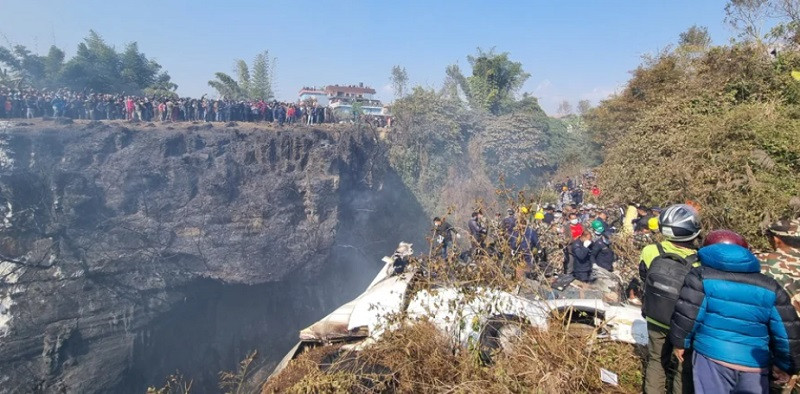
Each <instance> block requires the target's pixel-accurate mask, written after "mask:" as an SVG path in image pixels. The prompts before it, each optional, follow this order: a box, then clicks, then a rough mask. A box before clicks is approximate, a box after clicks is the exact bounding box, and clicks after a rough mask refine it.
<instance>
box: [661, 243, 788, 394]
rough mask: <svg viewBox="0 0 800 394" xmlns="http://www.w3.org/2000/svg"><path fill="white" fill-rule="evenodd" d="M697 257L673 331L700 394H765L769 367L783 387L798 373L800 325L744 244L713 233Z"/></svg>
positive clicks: (782, 294) (783, 294)
mask: <svg viewBox="0 0 800 394" xmlns="http://www.w3.org/2000/svg"><path fill="white" fill-rule="evenodd" d="M698 256H699V257H700V261H701V262H702V266H700V267H697V268H693V269H692V270H691V271H690V272H689V274H688V275H687V276H686V280H685V282H684V285H683V287H682V289H681V291H680V298H679V299H678V302H677V304H676V307H675V312H674V314H673V315H672V322H671V328H670V331H669V339H670V342H671V343H672V345H673V346H674V347H675V350H674V354H675V356H676V357H677V358H678V360H681V361H682V360H683V359H684V358H685V357H688V356H685V353H684V351H685V349H687V348H689V347H691V348H692V350H693V356H692V357H693V359H692V363H691V364H692V372H693V374H692V375H693V380H694V390H695V392H697V393H701V394H702V393H709V394H716V393H768V392H769V381H768V376H769V373H770V370H769V369H770V367H773V374H774V375H775V376H776V377H777V378H778V380H779V381H787V380H788V379H789V375H788V374H787V372H788V373H792V374H794V373H797V372H800V317H798V316H797V314H796V313H795V311H794V308H793V307H792V305H791V303H790V300H789V295H788V294H787V293H786V291H785V290H784V289H783V288H782V287H781V285H780V284H779V283H778V282H777V281H776V280H775V279H773V278H770V277H768V276H766V275H764V274H762V273H761V272H760V264H759V261H758V259H757V258H756V257H755V256H754V255H753V254H752V253H751V252H750V250H748V245H747V242H746V241H745V240H744V238H742V236H740V235H739V234H736V233H735V232H733V231H729V230H716V231H712V232H711V233H709V234H708V237H706V241H705V243H704V244H703V247H702V248H701V249H700V250H699V251H698Z"/></svg>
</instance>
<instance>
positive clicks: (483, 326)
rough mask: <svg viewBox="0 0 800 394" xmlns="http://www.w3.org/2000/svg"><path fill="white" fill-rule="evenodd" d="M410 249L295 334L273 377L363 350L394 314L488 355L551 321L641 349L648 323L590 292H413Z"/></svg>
mask: <svg viewBox="0 0 800 394" xmlns="http://www.w3.org/2000/svg"><path fill="white" fill-rule="evenodd" d="M411 246H412V245H411V244H408V243H401V244H400V246H399V247H398V249H397V250H396V251H395V253H394V254H393V255H392V256H391V257H388V256H387V257H384V258H383V262H384V263H385V265H384V267H383V268H382V269H381V270H380V272H378V274H377V275H376V276H375V279H374V280H373V281H372V283H370V285H369V286H368V287H367V289H366V290H365V291H364V292H363V293H362V294H361V295H359V296H358V297H356V298H355V299H354V300H352V301H350V302H348V303H346V304H344V305H342V306H340V307H339V308H337V309H336V310H335V311H333V312H332V313H331V314H329V315H327V316H325V317H324V318H322V319H321V320H319V321H317V322H316V323H314V324H312V325H311V326H309V327H307V328H305V329H303V330H302V331H300V341H299V342H298V343H297V344H296V345H295V346H294V347H293V348H292V349H291V350H290V351H289V353H288V354H286V356H285V357H284V358H283V360H282V361H281V362H280V363H279V364H278V366H277V367H276V368H275V371H274V372H273V373H272V376H275V375H277V374H278V373H279V372H280V371H281V370H283V369H284V368H285V367H286V366H287V365H288V364H289V362H290V361H291V360H293V359H295V358H297V357H298V356H299V355H300V354H302V353H303V352H304V351H306V350H308V349H310V348H314V347H317V346H325V345H334V344H341V345H343V346H342V347H343V348H344V349H347V350H354V351H358V350H360V349H363V348H364V347H366V346H369V345H370V344H371V343H374V341H376V340H378V339H379V338H380V337H381V335H382V334H383V333H384V332H386V331H387V330H391V329H392V328H393V327H395V326H396V324H397V323H392V322H391V319H389V318H388V317H397V316H402V318H403V319H406V320H409V321H415V320H417V319H421V318H425V319H427V320H429V321H431V322H433V323H434V325H435V326H436V327H437V328H438V329H439V330H441V331H442V332H443V333H446V334H447V335H448V336H450V337H451V338H452V339H453V340H454V343H460V344H461V345H463V346H467V345H468V344H470V343H478V344H480V346H481V349H489V350H491V351H497V350H500V351H502V350H503V346H504V344H508V343H509V340H510V339H513V336H515V335H519V333H520V332H521V331H520V328H521V327H522V326H523V325H531V326H534V327H538V328H540V329H547V326H548V324H549V323H550V322H551V321H554V317H557V316H562V317H563V316H569V319H571V320H572V321H573V322H576V323H580V324H583V325H588V326H592V327H593V328H596V329H597V330H598V337H600V338H603V339H606V340H611V341H618V342H625V343H630V344H634V345H640V346H646V345H647V323H646V322H645V320H644V318H643V317H642V315H641V309H640V307H638V306H633V305H626V304H624V303H609V302H606V301H604V300H603V297H602V296H601V295H599V292H596V291H588V292H580V294H576V293H575V292H558V291H556V290H553V293H551V294H550V295H548V296H547V297H544V298H543V297H541V295H539V296H535V295H531V294H513V293H511V292H508V291H502V290H497V289H492V288H488V287H478V288H473V289H472V290H471V294H473V295H474V296H472V297H469V299H470V301H468V302H464V297H463V293H462V291H461V289H459V288H456V287H453V286H448V285H446V284H442V285H441V286H435V287H433V288H430V289H417V288H415V287H414V286H413V283H414V281H415V280H416V279H417V278H418V277H419V276H420V275H424V274H423V273H422V271H423V270H422V269H421V268H420V267H415V266H413V265H410V264H408V259H409V257H411V256H412V255H413V251H412V248H411ZM605 273H606V274H608V272H607V271H605ZM610 275H612V276H613V274H610ZM580 295H584V296H586V295H589V297H586V298H583V297H580ZM576 296H578V297H576ZM594 296H596V297H594ZM565 297H572V298H565ZM560 321H563V320H560ZM483 354H484V353H483V350H482V357H483ZM487 356H488V353H487Z"/></svg>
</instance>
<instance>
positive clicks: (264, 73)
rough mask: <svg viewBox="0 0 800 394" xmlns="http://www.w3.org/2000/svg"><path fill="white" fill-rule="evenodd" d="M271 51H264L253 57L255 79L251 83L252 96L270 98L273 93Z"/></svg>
mask: <svg viewBox="0 0 800 394" xmlns="http://www.w3.org/2000/svg"><path fill="white" fill-rule="evenodd" d="M270 68H271V67H270V59H269V52H267V51H264V52H262V53H259V54H258V55H256V58H255V59H253V79H252V81H251V84H250V97H252V98H254V99H264V100H269V99H271V98H273V97H274V94H273V93H272V77H271V75H270Z"/></svg>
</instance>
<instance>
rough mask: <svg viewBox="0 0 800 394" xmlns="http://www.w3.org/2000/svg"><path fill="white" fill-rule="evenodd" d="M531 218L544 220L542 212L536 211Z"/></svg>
mask: <svg viewBox="0 0 800 394" xmlns="http://www.w3.org/2000/svg"><path fill="white" fill-rule="evenodd" d="M533 218H534V219H536V220H544V212H542V211H536V214H535V215H533Z"/></svg>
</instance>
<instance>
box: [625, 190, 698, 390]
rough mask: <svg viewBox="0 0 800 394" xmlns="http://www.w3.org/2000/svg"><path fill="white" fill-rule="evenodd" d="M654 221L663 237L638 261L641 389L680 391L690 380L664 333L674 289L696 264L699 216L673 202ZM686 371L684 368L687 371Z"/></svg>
mask: <svg viewBox="0 0 800 394" xmlns="http://www.w3.org/2000/svg"><path fill="white" fill-rule="evenodd" d="M658 222H659V229H660V231H661V233H662V234H663V235H664V237H665V238H666V240H665V241H663V242H660V243H656V244H652V245H648V246H646V247H645V248H644V249H642V254H641V258H640V261H639V277H640V279H641V281H642V283H643V284H644V295H643V306H642V314H643V315H644V317H645V320H647V334H648V342H647V353H648V357H647V368H646V369H645V374H644V392H645V393H649V394H655V393H664V392H667V393H681V392H682V391H683V385H684V384H686V385H687V388H688V385H690V384H691V380H690V379H687V380H686V381H685V380H684V379H683V377H682V376H681V375H682V374H683V365H682V363H681V362H679V361H678V359H677V358H676V357H675V356H674V355H673V354H672V345H671V343H670V342H669V341H667V335H668V334H669V327H670V326H669V324H670V320H671V318H672V312H673V310H674V308H675V303H676V302H677V299H678V289H680V288H681V286H682V285H683V280H684V278H685V276H686V274H687V273H688V271H689V269H691V267H698V266H699V265H700V264H699V262H698V261H697V251H696V249H695V247H694V241H695V239H696V238H697V236H698V235H700V229H701V228H700V218H699V215H698V213H697V211H696V210H695V209H694V208H692V207H690V206H688V205H685V204H677V205H673V206H671V207H669V208H667V209H666V210H664V211H663V212H662V213H661V216H660V217H659V219H658ZM687 360H690V359H689V358H687ZM690 371H691V369H690V368H687V373H688V372H690ZM687 391H691V390H687Z"/></svg>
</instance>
